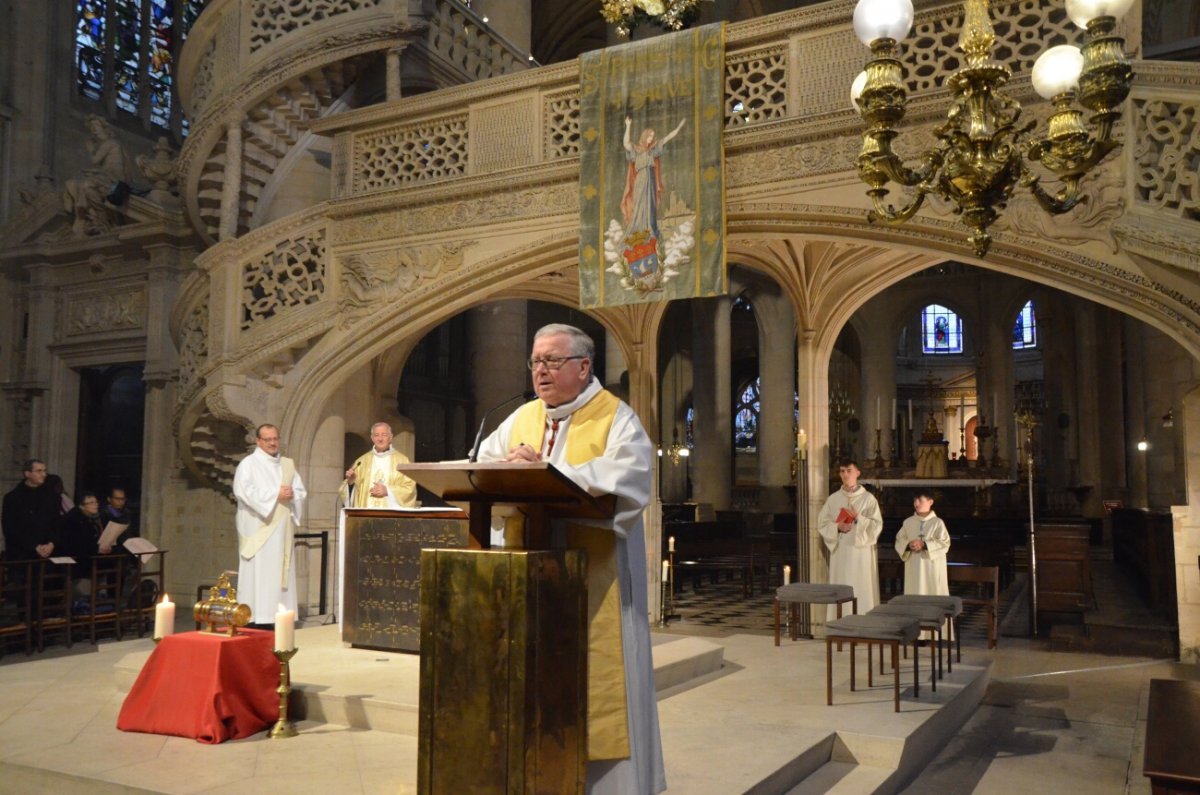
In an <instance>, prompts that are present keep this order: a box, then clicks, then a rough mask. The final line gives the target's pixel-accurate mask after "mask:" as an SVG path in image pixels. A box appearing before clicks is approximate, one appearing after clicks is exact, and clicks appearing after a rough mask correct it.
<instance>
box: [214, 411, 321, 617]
mask: <svg viewBox="0 0 1200 795" xmlns="http://www.w3.org/2000/svg"><path fill="white" fill-rule="evenodd" d="M254 442H255V444H256V445H257V446H256V448H255V450H254V452H252V453H251V454H250V455H248V456H246V457H245V458H243V459H242V461H241V463H239V464H238V466H237V471H236V472H235V473H234V475H233V496H235V497H236V498H237V531H238V553H239V554H238V584H237V592H238V601H240V602H244V603H246V604H248V605H250V610H251V611H252V614H253V616H254V621H255V622H256V623H260V624H264V623H265V624H269V623H270V622H271V621H272V620H273V616H274V615H275V611H276V609H277V607H279V606H280V605H282V606H283V607H284V608H286V609H288V610H293V611H294V610H295V609H296V601H297V600H296V562H295V560H294V559H293V557H292V545H293V543H294V538H295V534H296V528H297V527H298V526H299V525H300V520H301V519H302V518H303V515H304V498H305V497H306V496H308V492H307V491H306V490H305V488H304V482H303V481H302V480H301V479H300V473H299V472H297V471H296V463H295V462H294V461H293V460H292V459H290V458H287V457H285V456H282V455H280V454H279V444H280V439H279V429H278V428H276V427H275V426H274V425H260V426H258V428H257V429H255V431H254Z"/></svg>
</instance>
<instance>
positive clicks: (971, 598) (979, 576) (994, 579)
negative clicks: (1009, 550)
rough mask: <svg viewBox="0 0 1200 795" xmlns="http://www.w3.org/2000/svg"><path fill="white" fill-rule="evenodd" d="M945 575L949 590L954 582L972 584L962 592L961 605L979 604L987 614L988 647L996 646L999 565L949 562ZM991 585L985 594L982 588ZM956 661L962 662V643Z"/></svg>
mask: <svg viewBox="0 0 1200 795" xmlns="http://www.w3.org/2000/svg"><path fill="white" fill-rule="evenodd" d="M946 576H947V578H948V579H949V581H950V585H951V590H953V586H954V585H955V584H964V585H969V586H973V587H972V588H971V589H970V590H968V591H964V592H963V593H962V594H958V595H960V596H962V601H963V607H967V606H969V605H981V606H983V608H984V609H985V610H987V615H988V648H989V649H994V648H996V640H997V634H998V633H997V628H996V621H997V616H998V614H999V613H1000V567H999V566H974V565H970V564H965V563H950V564H948V565H947V566H946ZM988 585H990V586H991V594H985V593H984V588H985V587H986V586H988ZM958 661H959V662H962V645H961V644H959V647H958Z"/></svg>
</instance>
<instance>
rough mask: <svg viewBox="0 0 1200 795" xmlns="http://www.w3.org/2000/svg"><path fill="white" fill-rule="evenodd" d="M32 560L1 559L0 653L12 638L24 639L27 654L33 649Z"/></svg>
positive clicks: (33, 562)
mask: <svg viewBox="0 0 1200 795" xmlns="http://www.w3.org/2000/svg"><path fill="white" fill-rule="evenodd" d="M36 565H37V563H36V562H35V561H32V560H13V561H7V560H5V561H0V656H3V655H4V650H5V648H6V644H7V643H8V640H9V638H14V637H20V638H22V639H23V645H24V646H25V654H27V655H28V654H32V653H33V585H34V583H33V577H34V567H35V566H36Z"/></svg>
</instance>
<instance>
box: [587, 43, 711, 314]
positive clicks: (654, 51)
mask: <svg viewBox="0 0 1200 795" xmlns="http://www.w3.org/2000/svg"><path fill="white" fill-rule="evenodd" d="M579 72H580V126H579V129H580V130H581V131H582V134H581V146H580V164H579V207H580V219H579V227H580V228H579V303H580V306H581V307H583V308H589V307H599V306H617V305H620V304H632V303H644V302H648V301H670V300H673V299H676V298H699V297H703V296H712V295H720V294H723V293H725V292H726V291H727V289H728V287H727V283H726V275H725V173H724V146H723V144H722V132H723V129H724V124H725V113H724V88H725V29H724V25H723V24H716V25H706V26H704V27H700V28H696V29H694V30H685V31H681V32H679V33H672V34H668V35H664V36H657V37H655V38H652V39H648V40H646V41H639V42H632V43H630V44H623V45H621V46H618V47H610V48H608V49H604V50H598V51H595V52H589V53H584V54H583V55H581V56H580V69H579Z"/></svg>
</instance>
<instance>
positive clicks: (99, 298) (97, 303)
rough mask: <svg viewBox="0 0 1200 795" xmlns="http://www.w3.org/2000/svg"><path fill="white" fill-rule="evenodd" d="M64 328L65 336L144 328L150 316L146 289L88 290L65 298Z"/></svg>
mask: <svg viewBox="0 0 1200 795" xmlns="http://www.w3.org/2000/svg"><path fill="white" fill-rule="evenodd" d="M64 303H65V305H64V307H63V314H62V317H63V319H64V322H63V325H62V326H61V327H60V329H61V330H62V332H63V336H64V337H76V336H79V335H81V334H87V335H91V334H97V333H103V332H112V331H127V330H130V329H141V328H143V327H144V325H145V322H146V321H145V318H146V292H145V290H143V289H142V288H140V287H138V288H136V289H134V290H131V291H129V292H119V291H118V292H111V291H110V292H104V293H87V294H84V295H74V296H70V297H68V298H67V299H66V300H65V302H64Z"/></svg>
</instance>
